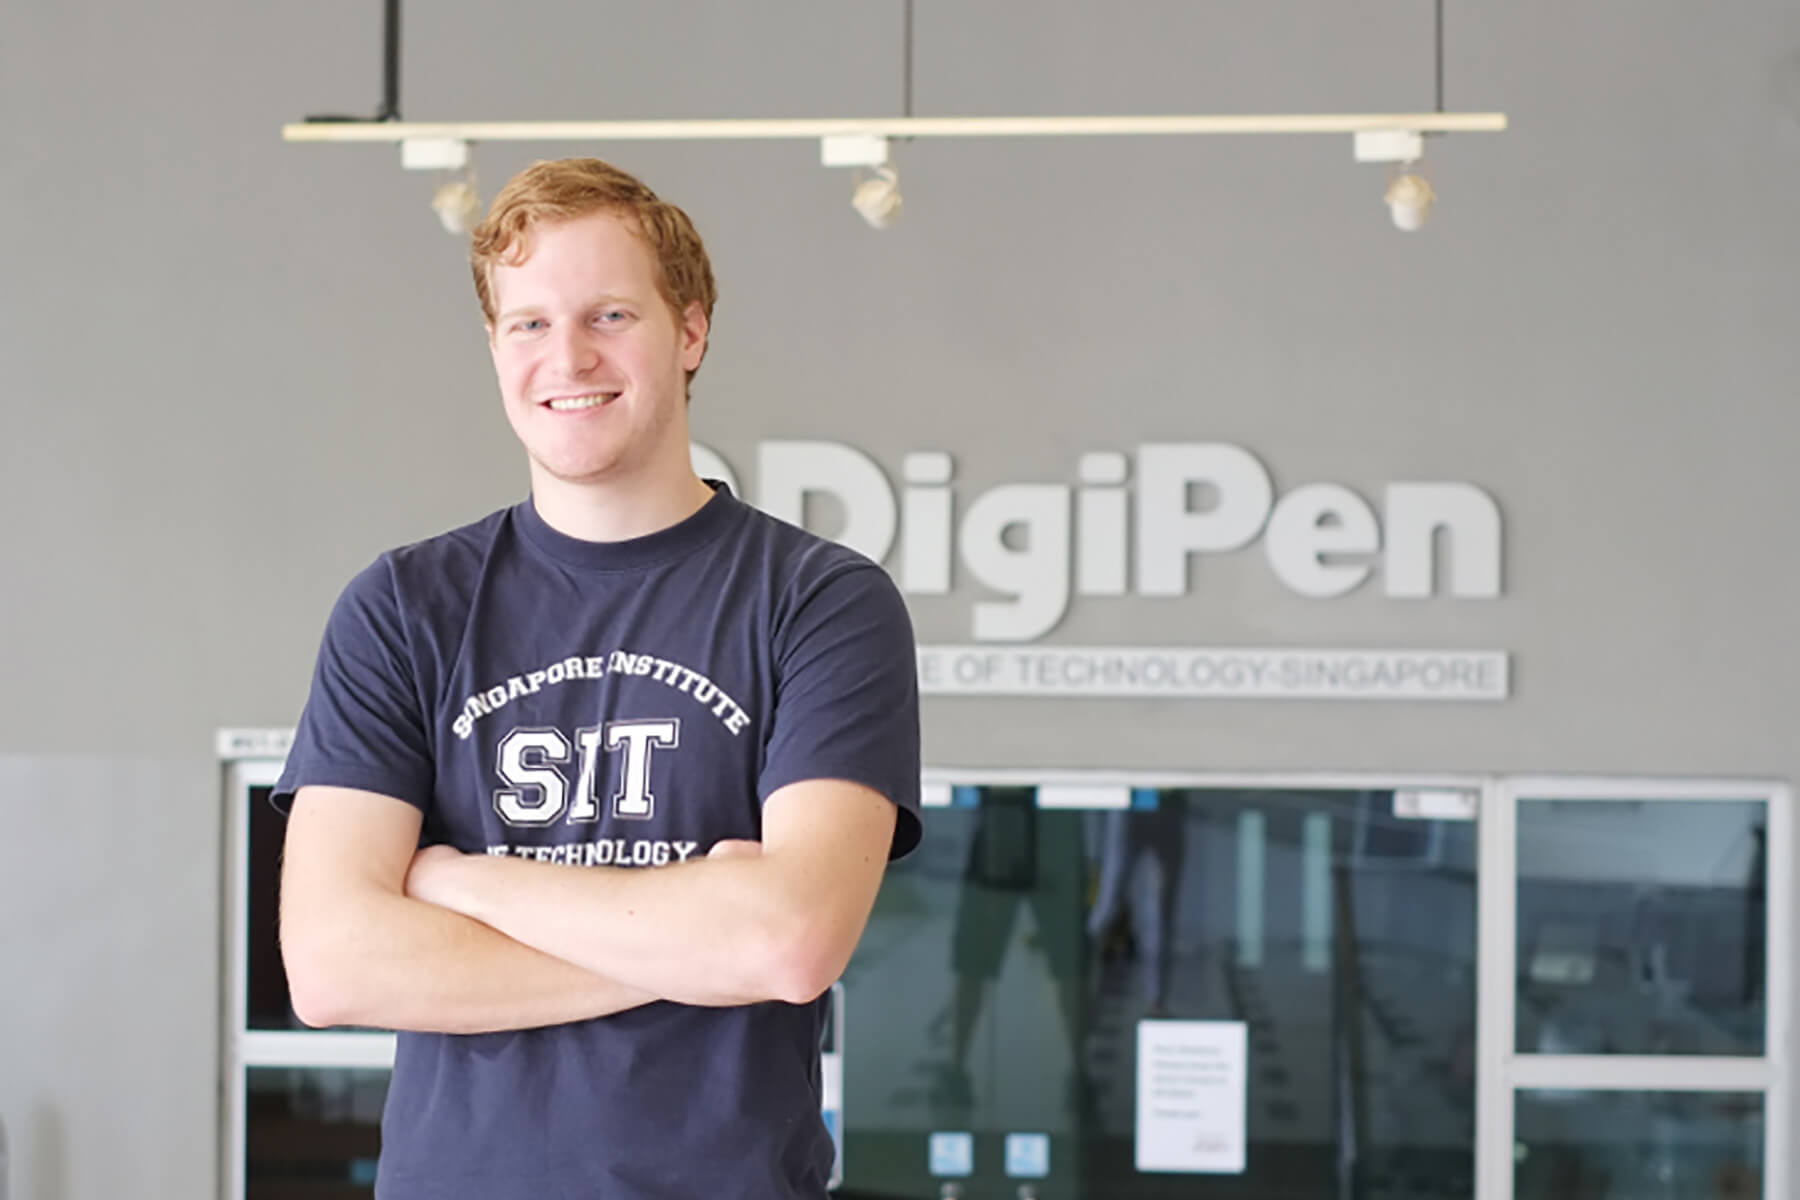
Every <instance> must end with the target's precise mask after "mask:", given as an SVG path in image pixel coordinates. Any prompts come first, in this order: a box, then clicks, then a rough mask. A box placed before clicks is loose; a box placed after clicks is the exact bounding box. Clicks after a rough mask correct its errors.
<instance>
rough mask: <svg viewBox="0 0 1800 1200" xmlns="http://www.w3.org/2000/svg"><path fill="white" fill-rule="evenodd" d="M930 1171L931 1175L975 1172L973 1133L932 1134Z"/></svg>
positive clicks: (971, 1173) (969, 1173)
mask: <svg viewBox="0 0 1800 1200" xmlns="http://www.w3.org/2000/svg"><path fill="white" fill-rule="evenodd" d="M931 1173H932V1174H933V1175H973V1174H974V1173H975V1135H974V1134H972V1133H934V1134H932V1135H931Z"/></svg>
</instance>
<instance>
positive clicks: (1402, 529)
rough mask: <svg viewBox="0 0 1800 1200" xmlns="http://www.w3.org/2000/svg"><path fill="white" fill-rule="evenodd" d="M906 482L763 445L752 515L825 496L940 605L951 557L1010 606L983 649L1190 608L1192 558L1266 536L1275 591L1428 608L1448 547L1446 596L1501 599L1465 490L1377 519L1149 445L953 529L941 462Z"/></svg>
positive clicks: (715, 471) (801, 509)
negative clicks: (1176, 600)
mask: <svg viewBox="0 0 1800 1200" xmlns="http://www.w3.org/2000/svg"><path fill="white" fill-rule="evenodd" d="M693 460H694V467H695V469H696V470H697V471H699V472H700V474H702V475H706V476H709V477H711V478H715V479H722V480H724V481H725V482H727V483H729V484H730V485H731V487H732V490H733V491H735V492H738V493H739V494H740V495H743V494H745V493H744V492H743V490H742V489H741V488H739V487H738V485H737V480H736V476H735V474H734V473H733V472H732V470H731V468H730V467H729V466H728V465H727V464H726V462H725V461H724V459H722V458H720V457H719V455H718V454H716V453H715V452H714V451H712V450H710V449H708V448H706V447H705V446H700V445H695V446H694V447H693ZM900 473H901V478H902V480H903V486H902V487H901V489H900V492H899V495H898V496H896V495H895V492H894V488H893V486H892V485H891V484H890V483H889V481H888V477H887V475H886V474H885V473H883V471H882V469H881V467H880V466H879V465H877V464H876V462H875V461H874V460H873V459H871V458H870V457H869V456H868V455H866V454H864V453H863V452H862V451H860V450H857V449H855V448H854V447H852V446H846V445H843V444H841V443H838V442H822V441H765V442H761V443H759V444H758V446H757V451H756V482H757V492H756V499H755V503H756V505H757V507H759V508H761V509H762V510H763V511H764V512H767V513H769V514H771V515H772V516H776V517H780V518H781V519H783V520H785V521H791V522H793V523H794V524H796V525H801V524H804V523H805V520H804V518H805V512H806V500H807V497H808V496H809V495H828V496H830V497H832V498H833V499H834V500H835V501H836V502H837V504H838V505H839V506H840V507H841V509H842V512H843V527H842V529H841V530H839V531H838V533H837V534H836V535H835V536H836V540H838V541H840V542H842V543H844V544H845V545H847V546H850V547H852V548H853V549H856V550H859V551H861V552H862V553H863V554H866V555H868V556H869V557H870V558H872V559H874V560H875V561H876V562H886V561H887V560H888V556H889V554H890V552H892V551H893V550H894V548H895V542H896V540H898V542H899V561H898V564H897V570H896V578H897V579H898V580H899V583H900V586H901V588H902V589H903V590H904V591H907V592H911V593H914V594H917V595H943V594H945V593H947V592H949V590H950V575H951V563H952V551H953V548H954V552H955V556H956V557H957V558H960V560H961V562H962V565H963V566H964V567H965V568H967V570H968V572H969V574H970V575H972V576H973V577H974V578H975V580H976V581H977V582H979V583H980V584H981V585H982V586H984V587H986V588H988V589H990V590H991V591H994V592H997V593H999V594H1000V595H1001V596H1003V597H1004V599H1000V600H983V601H978V602H977V603H976V604H975V607H974V629H973V635H974V638H975V640H976V641H980V642H1029V641H1031V640H1033V639H1035V638H1038V637H1042V636H1043V635H1044V634H1046V633H1048V632H1050V630H1052V629H1054V628H1055V627H1056V624H1057V622H1058V621H1060V620H1062V617H1063V614H1064V612H1066V611H1067V609H1068V606H1069V597H1070V596H1072V595H1076V596H1125V595H1137V596H1181V595H1184V594H1186V592H1187V590H1188V567H1189V561H1190V559H1192V558H1194V557H1195V556H1200V555H1208V554H1227V553H1230V552H1232V551H1236V550H1241V549H1243V548H1244V547H1246V546H1248V545H1250V543H1252V542H1254V541H1256V540H1257V538H1258V537H1260V538H1261V539H1262V543H1263V551H1264V554H1265V555H1266V556H1267V558H1268V563H1269V568H1270V570H1271V571H1272V572H1273V573H1274V575H1275V577H1276V578H1277V579H1279V580H1280V581H1281V582H1282V583H1283V584H1284V585H1286V586H1287V587H1288V588H1290V589H1292V590H1293V591H1294V592H1296V593H1298V594H1300V595H1302V596H1312V597H1331V596H1342V595H1344V594H1345V593H1347V592H1349V591H1351V590H1353V589H1355V588H1357V587H1359V586H1361V585H1362V584H1363V583H1364V582H1365V581H1367V580H1368V578H1369V576H1370V575H1371V574H1374V573H1376V572H1377V570H1379V575H1380V580H1381V588H1382V591H1383V594H1385V595H1387V596H1391V597H1394V598H1396V599H1413V598H1423V597H1429V596H1431V595H1433V594H1434V588H1435V581H1436V579H1437V575H1438V571H1437V554H1438V552H1439V549H1440V548H1446V549H1448V551H1449V555H1448V557H1449V570H1448V580H1447V585H1448V586H1447V591H1448V593H1449V595H1450V596H1453V597H1458V598H1467V599H1488V598H1492V597H1495V596H1498V595H1499V594H1500V545H1501V530H1500V509H1499V506H1498V505H1496V504H1495V503H1494V500H1493V498H1492V497H1491V496H1489V495H1488V494H1487V493H1486V492H1484V491H1482V490H1481V489H1480V488H1478V487H1475V486H1474V485H1472V484H1468V483H1436V482H1431V483H1390V484H1387V485H1386V486H1385V487H1384V488H1383V490H1382V502H1381V511H1380V513H1379V514H1377V512H1376V510H1375V509H1374V508H1373V507H1371V506H1370V504H1369V503H1368V502H1367V501H1365V500H1364V499H1363V498H1362V497H1361V496H1359V495H1357V494H1356V493H1355V492H1353V491H1351V490H1350V489H1349V488H1347V487H1344V486H1342V485H1339V484H1335V483H1309V484H1304V485H1302V486H1300V487H1296V488H1294V489H1292V490H1290V491H1288V492H1285V493H1283V494H1282V495H1280V496H1279V497H1277V496H1276V494H1275V488H1274V485H1273V483H1272V481H1271V480H1270V478H1269V472H1268V471H1267V470H1266V469H1265V468H1264V467H1263V464H1262V463H1261V462H1260V461H1259V460H1258V459H1257V457H1256V456H1255V455H1254V454H1251V453H1250V452H1249V451H1248V450H1245V449H1244V448H1243V447H1242V446H1234V445H1231V444H1229V443H1225V442H1146V443H1144V444H1142V445H1140V446H1138V447H1137V451H1136V453H1135V455H1131V456H1127V455H1125V454H1122V453H1118V452H1116V451H1096V452H1093V453H1088V454H1083V455H1082V456H1081V457H1080V460H1079V462H1078V463H1077V466H1076V477H1077V479H1078V480H1079V483H1078V485H1077V486H1075V487H1070V486H1069V485H1067V484H1060V483H1007V484H1001V485H999V486H997V487H992V488H989V489H987V490H986V491H983V492H980V493H979V494H977V495H975V496H972V497H966V498H962V502H961V510H962V515H961V520H960V521H958V520H956V519H955V513H956V509H957V503H956V500H957V497H955V494H954V489H953V486H952V484H953V482H954V470H953V466H952V463H951V460H950V456H949V455H948V454H946V453H943V452H942V451H936V450H925V451H915V452H912V453H909V454H906V455H905V456H903V458H902V460H901V467H900ZM1198 488H1210V490H1211V501H1212V502H1211V503H1210V504H1209V505H1207V506H1206V507H1204V508H1197V507H1195V506H1194V505H1193V503H1192V501H1191V497H1192V496H1194V494H1195V493H1196V490H1197V489H1198ZM1134 501H1135V514H1134V503H1133V502H1134ZM1134 515H1135V522H1134ZM1134 524H1135V529H1134ZM1134 533H1135V536H1134ZM1128 550H1134V551H1135V553H1134V554H1133V555H1132V556H1131V568H1132V569H1128V565H1127V551H1128Z"/></svg>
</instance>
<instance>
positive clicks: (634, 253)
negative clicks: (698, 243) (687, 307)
mask: <svg viewBox="0 0 1800 1200" xmlns="http://www.w3.org/2000/svg"><path fill="white" fill-rule="evenodd" d="M525 250H526V254H525V257H524V259H523V260H522V261H519V262H517V263H509V262H507V261H505V260H504V259H503V260H502V261H500V262H498V263H496V264H495V265H494V268H493V276H492V278H493V287H494V298H495V300H496V302H497V307H498V308H500V309H502V310H504V309H506V308H509V307H516V306H518V305H521V304H539V303H548V302H552V301H555V300H559V299H566V300H574V301H577V302H578V301H580V300H581V299H582V298H583V294H584V293H597V292H604V293H606V294H608V295H619V296H634V295H639V294H642V295H644V296H646V297H647V296H650V295H653V294H654V293H655V292H656V261H655V259H654V257H653V256H652V255H651V252H650V247H649V245H648V244H646V242H645V241H644V237H643V235H642V234H641V233H640V232H639V231H638V228H637V224H636V222H635V221H633V220H632V219H631V218H629V217H627V216H623V215H620V214H616V213H610V212H597V213H589V214H587V215H585V216H580V217H574V218H571V219H570V220H566V221H552V222H546V223H544V224H541V225H537V226H534V227H533V228H532V229H531V230H530V231H529V232H528V233H527V235H526V241H525Z"/></svg>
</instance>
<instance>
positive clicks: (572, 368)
mask: <svg viewBox="0 0 1800 1200" xmlns="http://www.w3.org/2000/svg"><path fill="white" fill-rule="evenodd" d="M550 339H551V344H550V357H551V360H552V362H553V364H554V365H555V366H556V368H557V369H558V370H560V371H562V372H563V373H564V374H565V375H567V376H568V377H569V378H570V379H580V378H583V377H584V376H586V375H588V374H590V373H591V372H592V371H593V370H594V368H595V367H597V366H599V365H600V347H599V344H598V342H597V341H596V339H595V338H594V337H593V336H592V335H591V334H590V333H589V332H588V330H587V329H586V328H584V327H583V326H582V325H581V324H580V323H579V322H574V321H566V322H562V323H561V324H560V325H559V326H558V327H557V328H555V329H553V330H552V331H551V333H550Z"/></svg>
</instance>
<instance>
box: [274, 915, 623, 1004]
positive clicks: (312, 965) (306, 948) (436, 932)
mask: <svg viewBox="0 0 1800 1200" xmlns="http://www.w3.org/2000/svg"><path fill="white" fill-rule="evenodd" d="M294 921H298V922H299V924H298V925H295V926H294V927H293V928H289V927H288V926H289V925H292V924H293V923H294ZM283 932H284V937H283V942H284V947H283V949H284V955H285V956H286V958H287V960H288V974H289V979H290V982H291V984H292V989H293V994H294V1003H295V1008H296V1011H297V1012H298V1013H299V1014H300V1017H301V1019H302V1020H304V1021H305V1022H306V1023H307V1024H309V1025H320V1026H324V1025H365V1026H371V1027H374V1028H380V1029H404V1030H412V1031H424V1032H438V1033H489V1032H494V1031H498V1030H509V1029H530V1028H535V1027H538V1026H542V1025H557V1024H563V1023H566V1022H570V1021H579V1020H586V1019H589V1018H592V1017H602V1016H607V1015H609V1014H611V1013H615V1012H620V1011H623V1010H625V1009H628V1008H635V1007H637V1006H638V1005H641V1004H646V1003H648V1002H650V1001H652V1000H655V999H657V996H656V995H655V994H654V993H652V992H647V991H645V990H643V989H641V988H634V987H631V986H628V985H627V984H625V983H622V982H619V981H617V980H615V979H612V978H608V977H605V976H602V975H598V974H595V973H594V972H592V971H589V970H585V969H583V968H582V967H579V966H576V965H574V964H572V963H569V962H566V961H563V960H561V959H558V958H555V957H552V956H551V955H548V954H545V953H543V952H541V951H539V950H535V949H533V948H531V947H529V946H525V945H522V944H521V943H519V942H517V941H515V940H513V939H512V938H509V937H507V936H506V935H504V934H502V933H500V932H498V931H497V930H494V929H491V928H489V927H488V926H486V925H483V924H481V923H480V922H478V921H475V920H472V919H470V918H469V917H466V916H463V915H462V914H459V913H455V912H451V911H449V910H448V909H444V908H440V907H438V906H436V905H432V904H427V903H424V902H422V901H419V900H415V899H412V898H409V897H405V896H400V895H395V894H392V893H385V892H380V891H369V892H365V893H362V894H359V895H356V896H353V897H350V898H347V899H345V900H344V901H342V902H338V903H335V904H334V905H333V906H332V908H331V909H330V910H328V911H323V912H312V913H307V914H304V915H301V916H297V917H295V918H293V920H291V921H290V920H287V919H285V918H284V931H283Z"/></svg>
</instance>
